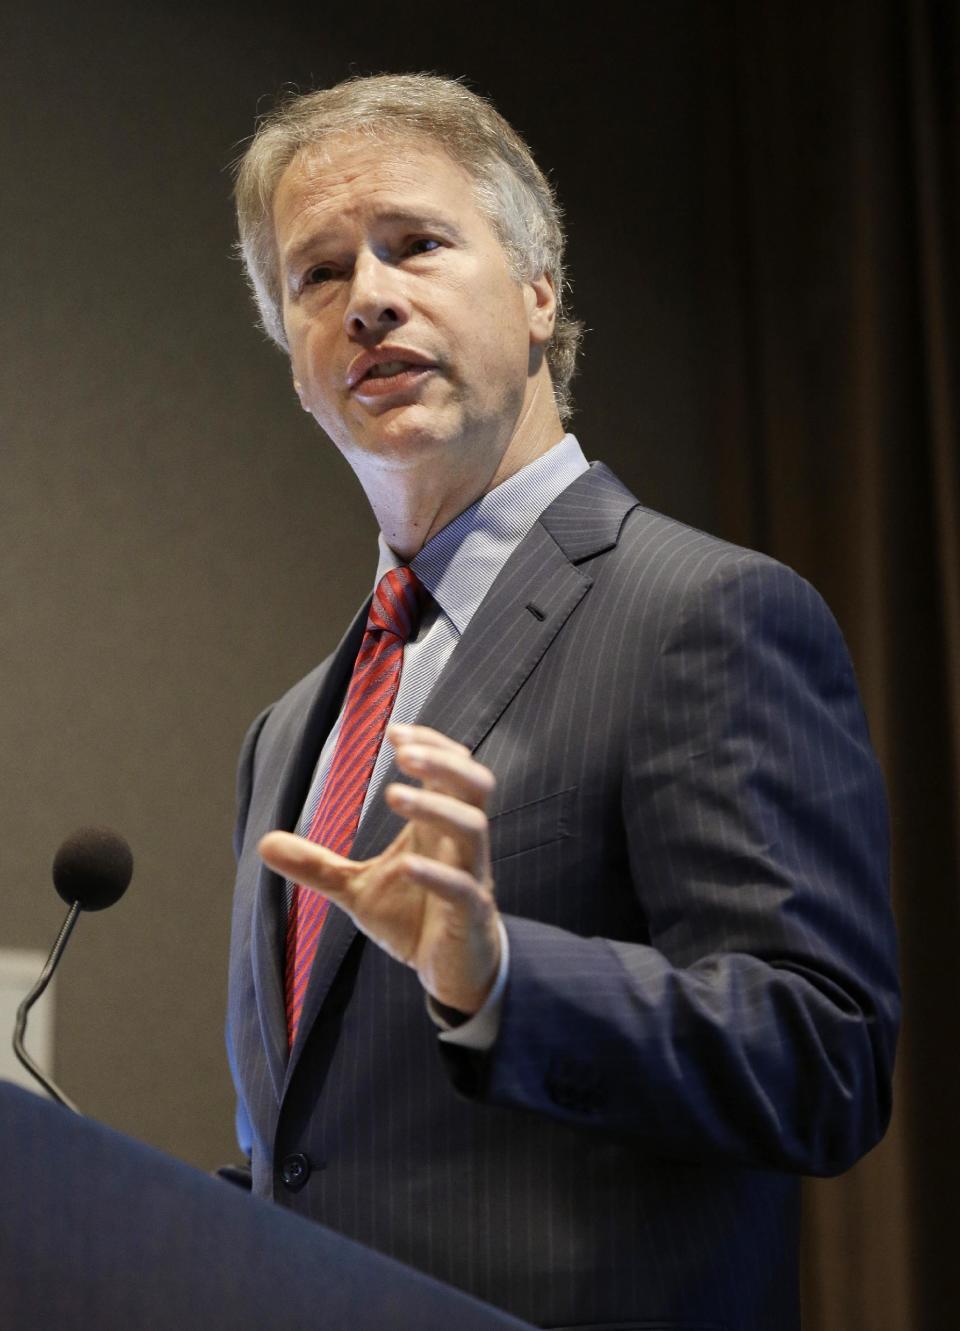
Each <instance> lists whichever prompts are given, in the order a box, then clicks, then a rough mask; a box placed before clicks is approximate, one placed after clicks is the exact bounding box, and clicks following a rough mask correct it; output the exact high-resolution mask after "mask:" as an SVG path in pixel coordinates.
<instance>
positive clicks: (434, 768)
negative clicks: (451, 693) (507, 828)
mask: <svg viewBox="0 0 960 1331" xmlns="http://www.w3.org/2000/svg"><path fill="white" fill-rule="evenodd" d="M389 738H390V742H391V743H392V744H393V746H394V749H395V751H396V759H397V766H398V767H399V768H400V770H401V772H403V773H404V774H405V775H407V776H412V777H416V778H417V779H418V780H419V781H421V782H422V783H423V785H424V787H425V788H426V789H428V790H437V791H441V792H443V793H444V794H447V795H453V796H455V797H456V798H457V799H460V800H465V801H466V802H467V803H469V804H472V805H474V806H475V807H476V808H478V809H485V808H486V805H487V800H488V799H489V797H490V795H491V794H492V792H493V789H494V786H495V785H496V779H495V777H494V775H493V773H492V772H491V771H490V769H489V768H488V767H484V766H483V764H482V763H478V762H477V761H476V759H475V758H474V757H473V755H472V754H471V753H470V750H469V749H467V748H465V747H464V746H463V745H462V744H457V743H456V741H454V740H451V739H448V738H447V736H446V735H441V734H440V733H439V732H438V731H436V730H430V729H429V728H428V727H427V726H391V728H390V731H389Z"/></svg>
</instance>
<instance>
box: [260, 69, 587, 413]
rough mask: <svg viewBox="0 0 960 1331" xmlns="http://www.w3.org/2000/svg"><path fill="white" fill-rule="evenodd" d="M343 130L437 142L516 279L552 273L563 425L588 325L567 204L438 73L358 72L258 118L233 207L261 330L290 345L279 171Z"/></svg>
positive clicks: (521, 150)
mask: <svg viewBox="0 0 960 1331" xmlns="http://www.w3.org/2000/svg"><path fill="white" fill-rule="evenodd" d="M344 133H351V134H352V133H359V134H364V135H367V136H368V137H370V138H374V139H392V138H394V137H396V136H397V135H409V136H411V137H414V136H415V137H417V138H420V139H421V140H427V141H429V142H431V143H433V144H436V145H437V146H439V147H440V148H441V149H442V150H443V151H444V152H445V153H446V154H447V156H448V157H450V158H451V159H452V160H453V161H454V162H456V163H457V164H458V165H459V166H461V167H463V169H464V170H465V171H466V172H467V173H468V175H469V176H470V177H471V179H472V181H473V192H474V198H475V200H476V203H477V207H478V209H479V210H480V211H481V212H482V213H483V215H484V216H485V217H486V219H487V221H488V222H489V223H490V225H491V226H492V227H493V229H494V232H495V233H496V235H497V237H498V239H499V241H500V243H501V245H502V246H503V248H504V251H505V253H506V255H507V258H508V261H509V263H510V267H511V269H512V271H513V275H514V277H515V278H516V280H517V281H518V282H522V281H525V280H532V279H533V278H536V277H539V276H540V275H541V274H542V273H549V274H550V277H551V279H552V281H553V285H554V288H555V291H556V298H557V319H556V326H555V329H554V332H553V336H552V337H551V339H550V342H549V343H548V345H547V348H546V357H547V364H548V365H549V367H550V374H551V378H552V381H553V392H554V397H555V398H556V402H557V409H558V411H559V413H560V417H561V419H562V420H563V421H564V423H566V421H567V419H568V417H569V415H570V411H571V396H570V381H571V380H572V378H573V374H574V369H575V365H576V357H577V345H578V343H579V341H580V336H581V331H582V328H581V325H580V324H579V323H577V322H576V321H575V320H574V319H571V318H569V317H568V316H567V315H566V313H565V312H564V304H565V296H566V293H567V290H568V283H567V280H566V277H565V275H564V270H563V251H564V245H565V236H564V233H563V226H562V222H561V212H560V207H559V204H558V203H557V199H556V196H555V194H554V192H553V189H552V188H551V186H550V183H549V181H548V180H547V179H546V177H545V176H544V174H543V172H542V171H541V170H540V168H539V167H538V166H537V164H536V162H535V161H534V160H533V155H532V153H531V152H530V149H529V148H528V147H527V145H526V143H524V141H523V139H522V138H521V137H520V135H519V134H517V132H516V131H515V130H514V129H513V128H511V126H510V125H508V124H507V122H506V120H504V118H503V116H501V115H500V114H499V112H497V111H496V110H495V109H494V107H493V106H492V105H491V104H490V103H489V102H488V101H487V100H486V99H485V98H483V97H480V96H479V95H478V94H477V93H475V92H471V91H470V89H469V88H466V87H464V85H463V84H462V83H459V82H457V81H455V80H453V79H445V78H440V77H439V76H438V75H435V74H383V75H376V76H374V77H370V78H353V79H348V80H347V81H346V82H344V83H339V84H337V85H336V86H335V87H333V88H325V89H321V90H320V91H318V92H311V93H306V94H303V95H297V94H294V95H292V96H289V97H287V98H286V99H285V100H283V101H281V102H279V103H278V104H277V105H276V106H275V107H274V108H273V109H272V110H271V111H269V112H268V113H267V114H266V115H265V116H263V117H261V119H260V120H259V121H258V124H257V129H256V132H255V134H254V136H253V139H252V140H251V142H250V146H249V147H248V148H247V150H246V152H245V153H244V155H243V157H242V158H241V159H240V161H239V164H238V171H237V181H236V204H237V220H238V223H239V231H240V243H239V250H240V253H241V255H242V257H243V262H244V265H245V267H246V271H247V278H248V280H249V282H250V286H251V288H252V290H253V295H254V298H255V300H256V303H257V307H258V309H259V312H260V320H261V323H262V326H263V328H264V331H265V332H266V333H267V334H268V336H269V337H271V338H272V339H273V341H274V342H276V343H277V345H278V346H280V347H282V348H283V350H284V351H289V348H288V346H287V339H286V333H285V331H284V327H283V313H282V311H283V296H282V288H281V278H280V268H279V256H278V254H277V246H276V239H275V236H274V229H273V198H274V194H275V192H276V189H277V185H278V184H279V181H280V177H281V176H282V175H283V172H284V171H285V170H286V168H287V166H288V165H289V164H290V162H291V161H292V160H293V159H294V157H296V155H297V153H298V152H300V151H301V149H304V148H311V147H318V146H319V145H321V144H322V143H323V142H324V141H325V140H326V139H327V138H329V137H330V136H332V135H337V134H344Z"/></svg>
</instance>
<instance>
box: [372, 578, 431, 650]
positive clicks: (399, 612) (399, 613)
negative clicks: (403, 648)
mask: <svg viewBox="0 0 960 1331" xmlns="http://www.w3.org/2000/svg"><path fill="white" fill-rule="evenodd" d="M428 596H429V592H428V591H427V589H426V588H425V587H424V585H423V583H422V582H421V581H420V579H419V578H418V577H417V575H416V573H414V571H413V569H412V568H410V567H409V566H408V565H407V564H401V565H400V566H399V568H391V569H389V570H388V571H387V572H386V573H385V574H384V575H383V577H382V578H381V579H380V581H379V582H378V583H377V589H376V591H375V592H374V593H373V601H372V602H371V603H370V613H369V615H368V617H367V631H368V632H370V630H371V629H373V630H377V629H379V630H384V631H386V632H387V633H393V634H394V635H395V636H396V637H398V638H399V639H400V641H401V642H407V641H408V640H409V639H410V638H411V637H412V636H413V634H414V633H416V631H417V625H418V624H419V623H420V616H421V614H422V613H423V607H424V605H425V603H426V601H427V598H428Z"/></svg>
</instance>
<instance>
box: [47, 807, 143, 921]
mask: <svg viewBox="0 0 960 1331" xmlns="http://www.w3.org/2000/svg"><path fill="white" fill-rule="evenodd" d="M132 877H133V853H132V851H131V850H130V847H129V846H128V845H127V843H126V841H125V840H124V839H123V837H122V836H119V835H118V834H117V833H116V832H111V831H110V829H109V828H106V827H81V828H79V829H78V831H76V832H74V833H73V835H72V836H68V837H67V839H66V841H65V842H64V843H63V845H62V846H61V847H60V849H59V850H58V851H57V853H56V855H55V856H54V860H53V884H54V887H55V888H56V889H57V891H58V892H59V893H60V895H61V897H63V899H64V901H65V902H66V903H67V905H68V906H72V905H73V904H74V902H78V903H79V905H80V909H81V910H104V909H105V908H106V907H107V906H112V905H113V903H114V902H115V901H119V900H120V898H121V897H122V896H123V894H124V892H126V890H127V887H128V885H129V883H130V879H131V878H132Z"/></svg>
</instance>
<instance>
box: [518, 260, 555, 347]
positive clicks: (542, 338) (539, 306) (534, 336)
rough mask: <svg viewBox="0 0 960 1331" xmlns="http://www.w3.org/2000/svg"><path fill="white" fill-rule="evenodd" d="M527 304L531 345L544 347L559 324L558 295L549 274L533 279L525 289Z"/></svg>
mask: <svg viewBox="0 0 960 1331" xmlns="http://www.w3.org/2000/svg"><path fill="white" fill-rule="evenodd" d="M524 294H525V297H526V302H527V320H528V322H529V324H530V343H531V345H532V346H539V347H542V346H544V345H545V344H546V343H547V342H549V341H550V339H551V337H552V336H553V329H554V326H555V324H556V322H557V293H556V291H555V290H554V286H553V278H552V277H551V275H550V274H549V273H541V274H540V276H539V277H534V278H531V279H530V280H529V281H528V282H527V283H526V286H525V287H524Z"/></svg>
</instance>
